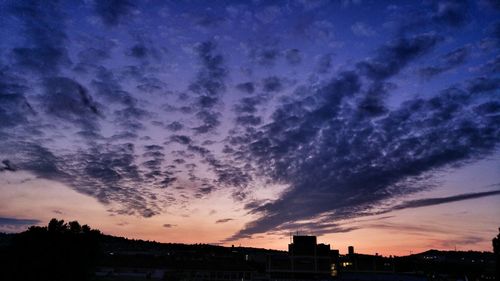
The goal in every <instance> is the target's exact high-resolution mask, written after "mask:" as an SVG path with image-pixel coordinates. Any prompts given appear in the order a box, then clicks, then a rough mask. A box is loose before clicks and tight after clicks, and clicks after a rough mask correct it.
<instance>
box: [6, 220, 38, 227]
mask: <svg viewBox="0 0 500 281" xmlns="http://www.w3.org/2000/svg"><path fill="white" fill-rule="evenodd" d="M40 222H41V221H39V220H36V219H16V218H0V226H15V227H18V226H31V225H37V224H39V223H40Z"/></svg>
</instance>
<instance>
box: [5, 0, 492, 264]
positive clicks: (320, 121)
mask: <svg viewBox="0 0 500 281" xmlns="http://www.w3.org/2000/svg"><path fill="white" fill-rule="evenodd" d="M499 15H500V3H499V2H498V1H487V0H478V1H427V0H424V1H414V0H411V1H368V0H350V1H349V0H343V1H340V0H339V1H334V0H332V1H323V0H317V1H313V0H311V1H307V0H302V1H301V0H297V1H292V0H290V1H258V0H256V1H194V0H193V1H155V0H149V1H126V0H99V1H97V0H96V1H91V0H80V1H78V0H71V1H29V0H26V1H11V0H0V26H2V28H0V38H2V40H1V41H0V139H1V142H0V231H3V232H19V231H23V230H25V229H26V228H27V227H28V226H30V225H45V224H46V223H47V222H48V220H50V219H51V218H53V217H56V218H59V219H64V220H67V221H69V220H78V221H79V222H81V223H84V224H89V225H90V226H92V227H94V228H98V229H100V230H101V231H103V232H104V233H107V234H113V235H119V236H125V237H129V238H138V239H146V240H156V241H160V242H181V243H211V244H220V245H242V246H251V247H262V248H273V249H286V248H287V244H288V242H289V236H290V234H292V233H293V234H297V233H298V234H307V235H317V236H319V238H318V240H319V242H322V243H327V244H330V245H331V247H332V248H335V249H340V252H341V253H344V252H346V251H347V246H349V245H353V246H354V247H355V250H356V251H357V252H363V253H367V254H374V253H379V254H383V255H406V254H409V253H411V252H413V253H415V252H418V251H425V250H427V249H431V248H432V249H442V250H450V249H458V250H469V249H470V250H480V251H491V239H492V238H493V237H494V236H496V234H497V233H498V227H500V207H499V206H500V196H499V195H500V90H499V89H500V87H499V86H500V75H499V70H500V53H499V47H500V21H499V20H498V19H499V18H500V16H499Z"/></svg>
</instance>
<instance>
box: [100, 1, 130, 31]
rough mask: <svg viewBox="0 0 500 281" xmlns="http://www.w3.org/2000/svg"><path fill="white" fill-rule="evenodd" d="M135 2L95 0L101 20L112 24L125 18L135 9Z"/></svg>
mask: <svg viewBox="0 0 500 281" xmlns="http://www.w3.org/2000/svg"><path fill="white" fill-rule="evenodd" d="M134 7H135V6H134V4H133V3H132V2H130V1H128V0H102V1H101V0H95V1H94V10H95V12H96V14H97V15H98V16H99V17H100V18H101V20H102V21H103V22H104V23H105V24H107V25H110V26H114V25H117V24H119V23H121V22H122V21H124V20H125V17H126V16H129V15H130V14H131V12H132V10H133V9H134Z"/></svg>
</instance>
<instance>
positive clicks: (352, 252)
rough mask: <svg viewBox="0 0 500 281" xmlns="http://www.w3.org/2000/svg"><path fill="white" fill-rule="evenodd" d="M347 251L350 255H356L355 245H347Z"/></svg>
mask: <svg viewBox="0 0 500 281" xmlns="http://www.w3.org/2000/svg"><path fill="white" fill-rule="evenodd" d="M347 253H348V254H349V255H354V246H349V247H347Z"/></svg>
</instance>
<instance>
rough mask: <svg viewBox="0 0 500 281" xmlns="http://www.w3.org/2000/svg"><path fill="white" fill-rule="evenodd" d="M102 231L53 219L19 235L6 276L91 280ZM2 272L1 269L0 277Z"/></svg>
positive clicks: (57, 280) (12, 278)
mask: <svg viewBox="0 0 500 281" xmlns="http://www.w3.org/2000/svg"><path fill="white" fill-rule="evenodd" d="M99 238H100V232H99V231H98V230H93V229H91V228H90V227H89V226H87V225H84V226H81V225H80V223H78V222H77V221H72V222H69V223H65V222H64V220H57V219H52V220H50V222H49V224H48V226H47V227H40V226H32V227H30V228H29V229H28V230H27V231H25V232H22V233H20V234H19V235H16V237H15V238H14V239H13V243H12V245H11V247H10V251H9V255H8V257H9V260H8V261H7V262H8V264H7V267H6V269H7V270H6V272H5V273H4V274H6V277H7V278H5V279H4V278H0V279H2V280H53V281H64V280H75V281H80V280H88V279H90V277H91V275H92V273H93V269H94V266H95V264H96V262H97V258H98V256H99V253H100V246H99ZM1 274H2V273H0V277H1V276H2V275H1Z"/></svg>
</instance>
